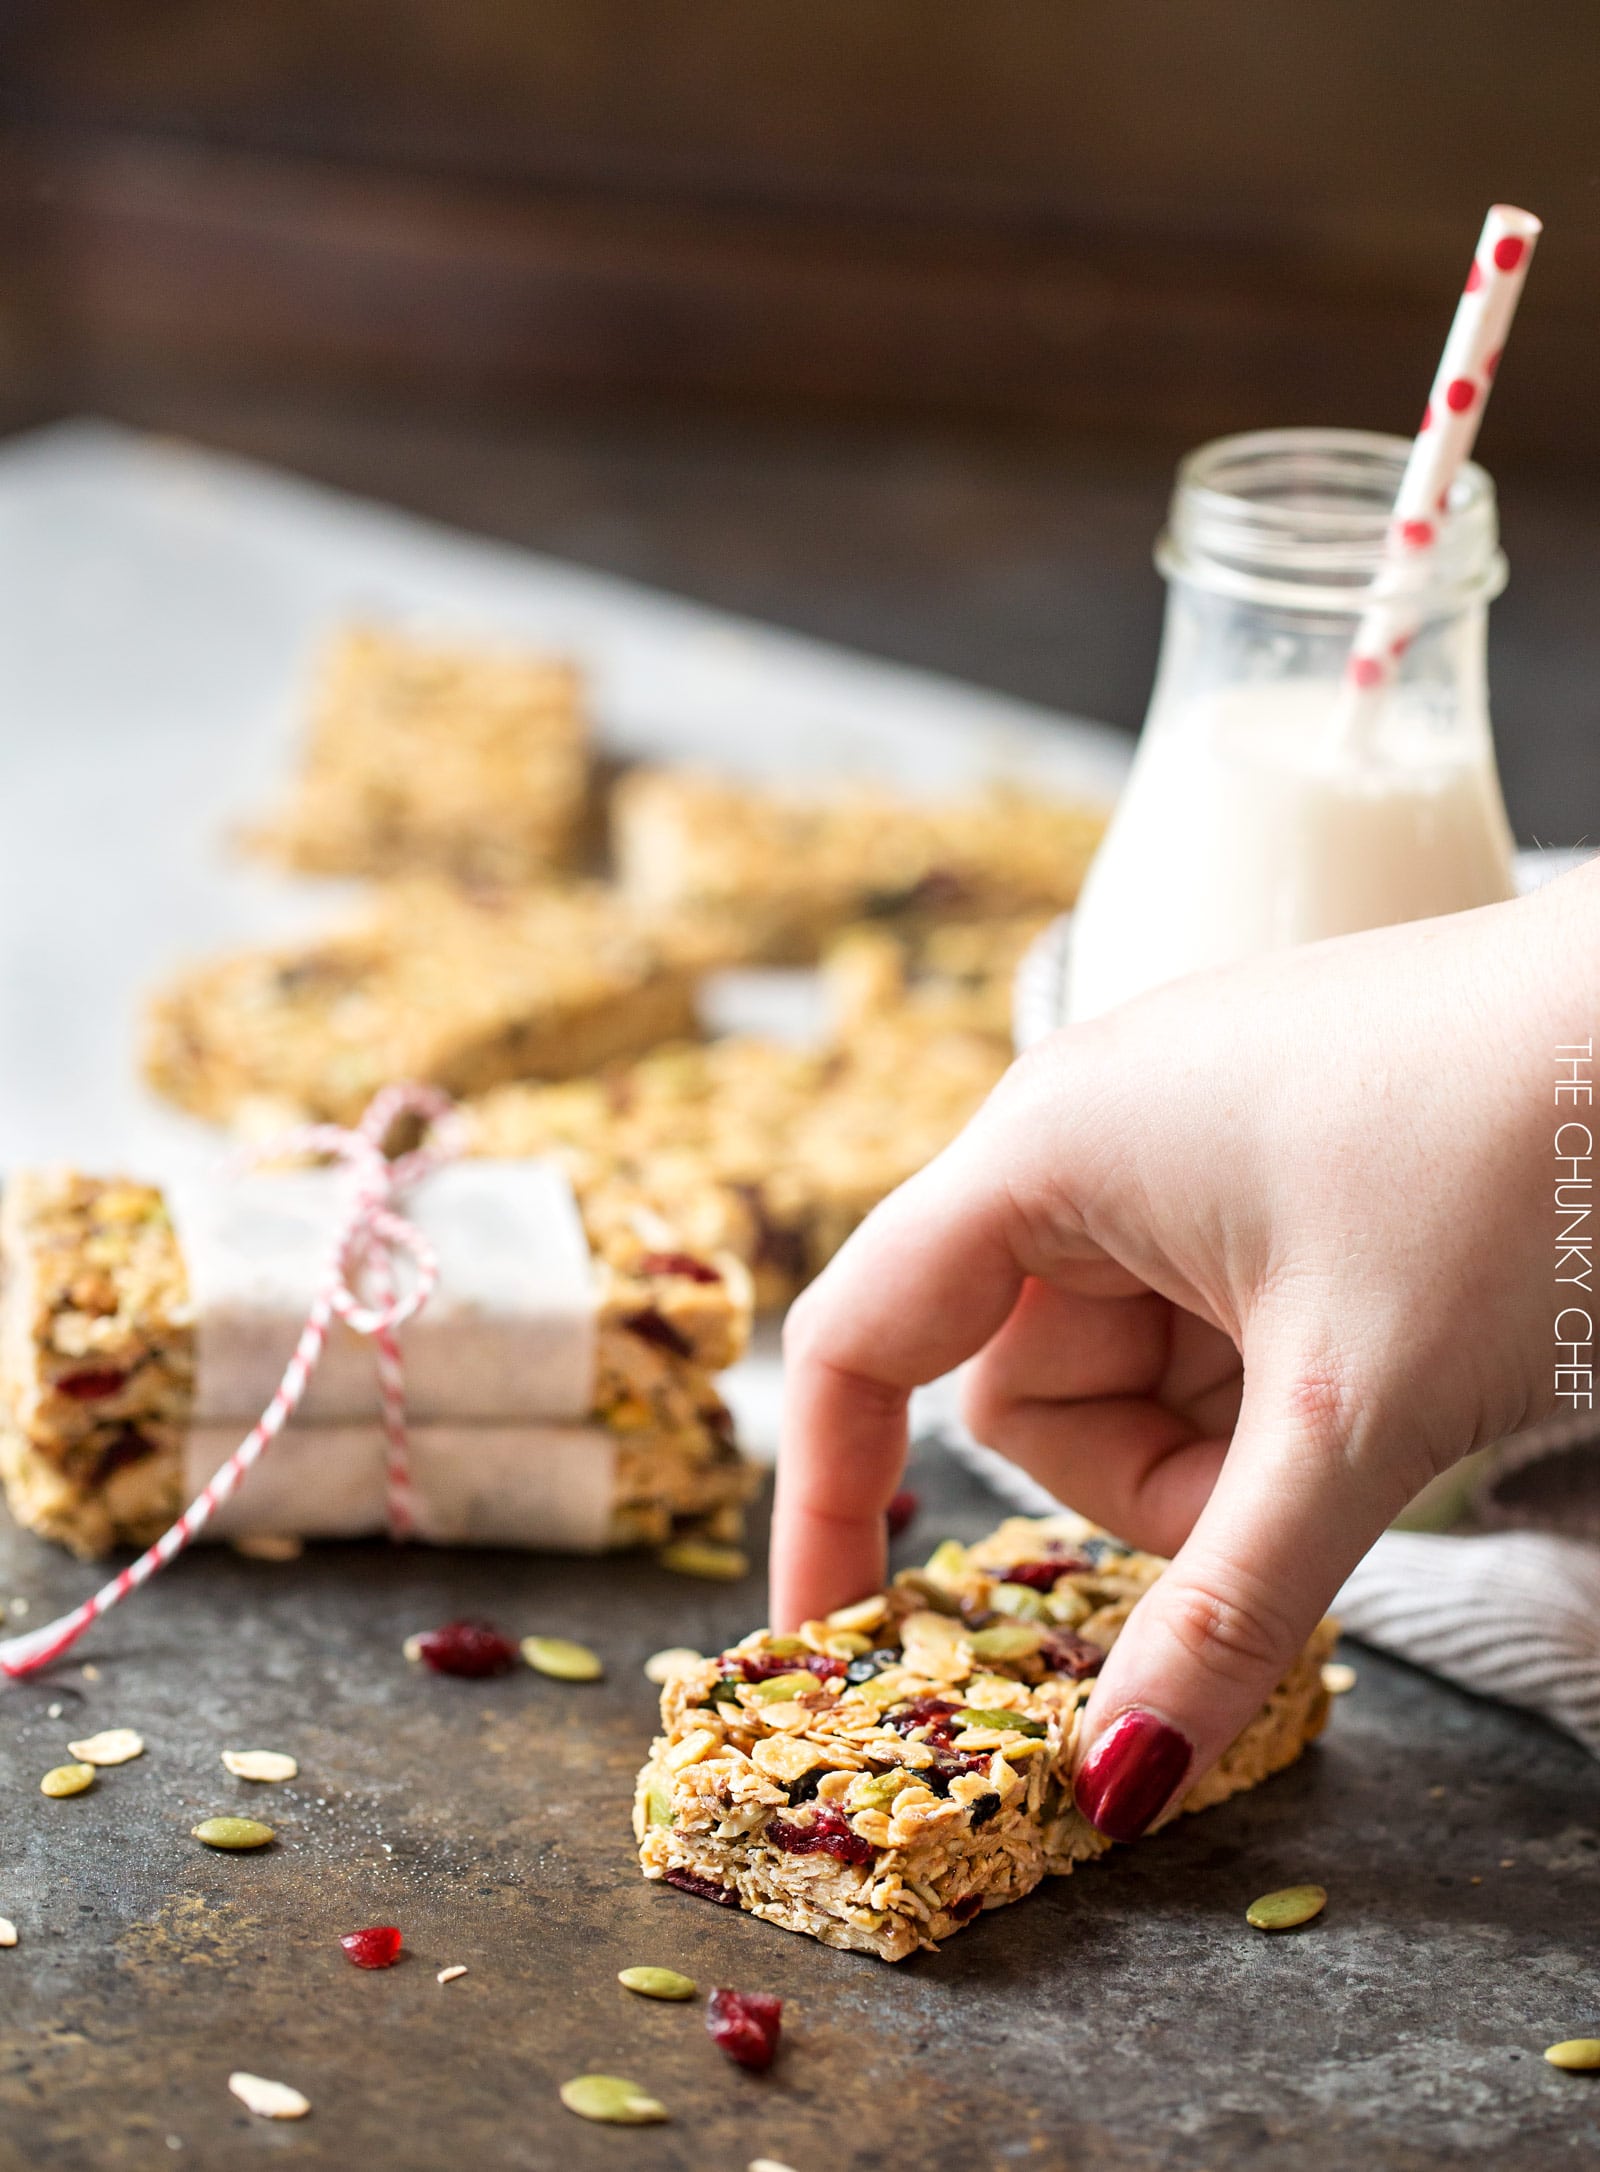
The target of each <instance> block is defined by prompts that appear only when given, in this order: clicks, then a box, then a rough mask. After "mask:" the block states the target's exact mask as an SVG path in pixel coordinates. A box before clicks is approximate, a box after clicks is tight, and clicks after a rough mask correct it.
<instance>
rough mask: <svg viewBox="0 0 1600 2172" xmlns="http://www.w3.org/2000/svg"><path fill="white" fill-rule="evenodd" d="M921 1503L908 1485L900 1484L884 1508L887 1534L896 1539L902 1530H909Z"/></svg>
mask: <svg viewBox="0 0 1600 2172" xmlns="http://www.w3.org/2000/svg"><path fill="white" fill-rule="evenodd" d="M921 1506H922V1503H921V1501H920V1500H919V1499H918V1497H917V1495H916V1494H914V1493H913V1492H912V1490H911V1488H910V1487H909V1486H902V1487H901V1488H900V1491H899V1492H898V1493H897V1494H895V1495H894V1497H893V1498H892V1500H891V1501H890V1503H889V1505H888V1507H887V1508H886V1509H885V1510H884V1512H883V1515H884V1521H885V1522H886V1523H887V1524H888V1526H889V1536H890V1537H891V1538H892V1539H897V1538H898V1537H899V1536H900V1534H901V1532H902V1531H909V1530H910V1528H911V1526H912V1524H913V1522H914V1521H915V1520H916V1514H917V1511H918V1509H919V1508H921Z"/></svg>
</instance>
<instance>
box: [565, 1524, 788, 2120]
mask: <svg viewBox="0 0 1600 2172" xmlns="http://www.w3.org/2000/svg"><path fill="white" fill-rule="evenodd" d="M658 1558H659V1559H660V1562H661V1566H662V1567H663V1568H664V1569H671V1571H672V1572H673V1574H674V1575H675V1576H703V1577H706V1578H708V1579H709V1580H710V1581H711V1582H712V1583H714V1584H736V1583H738V1581H739V1579H740V1578H741V1577H743V1576H748V1575H749V1574H750V1557H749V1555H748V1554H744V1553H741V1552H740V1550H739V1548H738V1547H737V1546H719V1545H717V1543H716V1542H715V1540H713V1539H679V1540H677V1541H676V1542H675V1544H673V1545H671V1546H663V1547H662V1549H661V1553H660V1555H659V1557H658ZM643 2101H644V2102H646V2103H653V2102H654V2099H653V2098H645V2099H644V2100H643ZM584 2116H585V2117H586V2118H594V2117H596V2116H598V2115H596V2114H594V2113H586V2114H585V2115H584ZM657 2116H659V2117H661V2118H662V2119H665V2118H666V2116H667V2115H666V2113H665V2112H661V2113H660V2114H659V2115H657V2114H655V2113H652V2114H651V2117H652V2118H654V2117H657Z"/></svg>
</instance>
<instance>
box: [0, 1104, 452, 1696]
mask: <svg viewBox="0 0 1600 2172" xmlns="http://www.w3.org/2000/svg"><path fill="white" fill-rule="evenodd" d="M408 1115H409V1116H420V1117H421V1118H422V1119H423V1121H424V1122H425V1123H426V1124H427V1125H428V1126H429V1127H430V1131H429V1136H428V1138H427V1139H426V1140H425V1141H424V1143H423V1145H422V1146H421V1147H419V1148H417V1149H416V1150H415V1151H414V1152H412V1153H409V1154H403V1155H401V1156H400V1157H399V1158H398V1159H397V1160H395V1161H390V1160H389V1159H388V1157H387V1156H386V1155H385V1153H384V1151H383V1142H384V1140H385V1139H386V1138H387V1137H388V1135H389V1133H390V1131H391V1130H393V1128H394V1125H395V1123H396V1121H397V1119H398V1118H400V1117H401V1116H408ZM458 1151H459V1140H458V1138H457V1135H456V1131H455V1128H454V1125H453V1123H452V1121H451V1103H450V1101H449V1099H448V1098H447V1097H446V1096H445V1095H444V1094H441V1093H437V1092H435V1090H434V1089H433V1088H432V1087H431V1086H418V1085H411V1084H406V1085H397V1086H386V1087H385V1088H384V1089H383V1091H382V1092H381V1093H380V1094H378V1095H376V1096H375V1097H374V1099H373V1101H372V1103H371V1105H370V1106H369V1107H368V1109H367V1111H366V1113H365V1114H364V1115H363V1117H362V1119H361V1121H360V1123H359V1124H358V1125H357V1126H356V1127H355V1129H354V1130H353V1131H345V1130H341V1129H340V1128H339V1126H338V1125H336V1124H306V1125H302V1126H301V1127H300V1128H299V1129H297V1130H294V1131H290V1132H286V1133H285V1134H284V1135H283V1136H282V1137H280V1138H277V1139H271V1140H268V1141H267V1142H266V1143H265V1144H263V1145H262V1146H260V1147H257V1148H254V1149H252V1150H251V1152H250V1153H249V1155H248V1156H247V1157H246V1159H247V1160H248V1161H249V1162H252V1163H254V1162H263V1161H283V1160H288V1159H290V1158H291V1157H298V1156H304V1155H311V1154H315V1155H324V1156H327V1157H329V1158H331V1159H333V1160H335V1161H340V1162H343V1163H344V1164H345V1166H346V1168H347V1169H348V1170H349V1172H350V1193H349V1198H348V1201H347V1203H346V1207H345V1212H344V1214H343V1216H342V1217H341V1218H340V1222H339V1226H338V1228H337V1230H336V1231H335V1233H334V1237H333V1240H332V1243H331V1244H330V1246H329V1251H328V1262H327V1266H326V1268H325V1270H324V1273H323V1279H322V1282H321V1284H320V1286H319V1288H318V1290H317V1294H316V1296H315V1298H314V1299H313V1300H312V1305H311V1310H310V1312H309V1313H308V1314H307V1316H306V1323H305V1326H304V1327H303V1328H302V1329H301V1330H300V1339H299V1341H298V1342H297V1343H296V1344H295V1349H294V1355H293V1356H292V1357H291V1358H290V1360H289V1362H288V1364H287V1366H285V1368H284V1374H283V1378H282V1379H281V1380H280V1381H279V1383H278V1385H277V1388H276V1390H275V1391H274V1393H273V1397H272V1400H271V1402H269V1403H268V1405H267V1407H266V1409H265V1410H264V1411H263V1412H262V1413H261V1416H260V1417H259V1418H258V1419H257V1420H256V1423H255V1424H254V1425H253V1426H252V1427H251V1429H250V1431H249V1432H248V1433H247V1434H246V1435H245V1438H244V1439H243V1440H242V1441H241V1442H240V1443H239V1445H238V1447H237V1448H236V1449H235V1450H234V1451H233V1454H232V1455H231V1456H229V1458H228V1460H227V1462H226V1463H224V1464H223V1465H222V1467H221V1469H220V1470H219V1471H218V1472H217V1473H216V1475H215V1476H214V1477H213V1478H212V1479H211V1481H210V1483H209V1484H208V1485H206V1486H204V1487H203V1488H202V1489H201V1491H200V1492H199V1493H197V1494H196V1495H195V1498H194V1499H193V1500H192V1501H191V1502H190V1503H189V1505H188V1507H187V1508H186V1509H185V1510H184V1512H183V1514H182V1515H181V1516H180V1517H179V1518H178V1520H177V1522H176V1523H175V1524H173V1525H172V1526H171V1527H170V1528H169V1529H168V1530H166V1531H163V1532H162V1534H161V1536H160V1538H158V1539H157V1540H156V1542H155V1544H154V1545H153V1546H151V1547H149V1548H148V1549H147V1550H146V1551H145V1552H144V1553H142V1554H141V1555H140V1556H139V1558H138V1560H137V1561H134V1562H130V1564H129V1565H128V1567H127V1568H125V1569H123V1570H122V1571H121V1572H120V1574H118V1575H116V1576H114V1577H113V1578H112V1579H111V1581H110V1583H108V1584H103V1585H102V1586H101V1588H100V1589H99V1590H98V1591H97V1592H96V1593H95V1594H94V1597H93V1598H92V1599H86V1600H85V1601H84V1603H83V1604H82V1606H79V1607H75V1608H74V1609H73V1610H72V1612H71V1613H70V1614H63V1615H62V1616H61V1618H60V1620H59V1621H53V1622H48V1623H46V1624H45V1626H44V1627H43V1628H41V1629H33V1630H30V1631H29V1632H28V1634H27V1635H26V1636H20V1637H10V1638H7V1639H6V1640H5V1641H4V1642H0V1675H6V1676H9V1677H10V1678H11V1679H12V1680H14V1681H16V1680H20V1679H21V1678H22V1677H23V1676H24V1675H28V1674H33V1673H35V1672H37V1670H38V1669H39V1668H40V1667H45V1666H48V1665H49V1664H50V1662H51V1661H52V1660H55V1659H59V1658H61V1656H62V1655H63V1653H65V1652H67V1651H69V1650H70V1649H71V1648H72V1646H73V1645H74V1644H76V1643H77V1641H78V1639H79V1637H81V1636H82V1635H83V1633H84V1631H85V1630H86V1629H88V1628H90V1627H92V1625H93V1624H94V1623H95V1622H97V1621H98V1620H99V1619H100V1617H101V1615H102V1614H109V1613H110V1611H111V1609H112V1608H113V1607H114V1606H120V1605H121V1603H122V1601H123V1600H124V1599H126V1598H128V1597H130V1596H131V1595H132V1593H134V1592H136V1591H137V1590H138V1589H139V1587H140V1585H141V1584H147V1583H149V1581H150V1579H151V1577H152V1576H155V1575H157V1574H158V1573H159V1572H160V1571H161V1570H162V1569H164V1568H165V1567H166V1566H167V1563H168V1562H169V1561H173V1560H175V1559H176V1558H177V1556H178V1555H179V1554H181V1553H182V1552H183V1550H184V1548H185V1547H186V1546H188V1545H189V1544H190V1543H191V1541H192V1540H194V1539H195V1538H197V1537H198V1536H199V1534H200V1533H201V1532H202V1531H203V1530H204V1529H205V1527H206V1525H207V1524H208V1523H209V1522H210V1521H211V1518H212V1517H213V1516H214V1515H215V1514H216V1512H217V1510H218V1509H219V1508H220V1507H221V1506H222V1504H223V1502H224V1501H226V1500H228V1499H229V1498H230V1497H231V1496H232V1495H233V1494H235V1493H236V1492H237V1491H238V1490H239V1487H240V1486H241V1485H242V1484H243V1482H244V1480H245V1478H246V1477H247V1476H248V1475H249V1473H250V1471H251V1470H252V1469H253V1468H254V1467H255V1465H256V1464H257V1463H259V1462H260V1460H261V1458H262V1457H263V1456H264V1455H265V1454H266V1452H267V1450H268V1449H269V1448H270V1447H271V1445H272V1443H273V1442H274V1441H275V1440H276V1439H277V1437H278V1435H279V1434H280V1433H281V1432H282V1431H283V1429H284V1427H285V1425H286V1424H287V1423H288V1421H289V1419H290V1418H291V1417H292V1416H293V1414H294V1411H295V1409H296V1407H297V1406H298V1404H299V1402H300V1399H301V1397H302V1396H303V1395H304V1394H305V1392H306V1385H307V1383H308V1381H309V1380H310V1378H311V1375H312V1373H313V1372H314V1371H315V1370H316V1366H317V1361H318V1359H319V1358H320V1357H321V1356H322V1352H323V1349H324V1347H325V1346H326V1343H327V1340H328V1329H329V1327H330V1326H331V1325H332V1324H333V1321H334V1320H335V1318H338V1319H342V1320H343V1321H344V1323H345V1325H346V1326H347V1327H349V1328H351V1329H352V1330H353V1331H354V1332H355V1333H356V1334H358V1335H369V1336H371V1338H372V1341H373V1347H374V1351H375V1353H376V1360H377V1373H378V1391H379V1400H380V1403H381V1405H382V1410H383V1424H384V1433H385V1438H386V1442H387V1456H386V1471H387V1479H388V1508H389V1528H390V1530H391V1532H392V1533H393V1535H394V1536H395V1537H396V1538H408V1537H409V1536H410V1535H411V1533H412V1531H413V1529H414V1516H413V1511H412V1505H411V1482H410V1471H409V1464H408V1459H407V1455H406V1432H405V1375H404V1370H403V1367H402V1362H401V1356H400V1340H399V1331H400V1329H401V1327H403V1326H404V1324H405V1322H406V1321H407V1320H409V1319H411V1318H412V1317H413V1316H414V1315H415V1314H416V1313H418V1312H420V1311H421V1310H422V1307H423V1306H424V1305H425V1304H426V1303H427V1301H428V1298H429V1297H430V1295H431V1294H432V1292H433V1289H434V1286H435V1284H436V1283H437V1282H438V1279H439V1262H438V1259H437V1257H436V1255H435V1253H434V1250H433V1247H432V1245H430V1244H429V1243H428V1241H427V1239H426V1238H425V1237H424V1236H423V1234H422V1232H421V1231H420V1230H419V1229H417V1228H416V1227H415V1226H414V1225H413V1224H412V1223H410V1222H408V1221H407V1220H406V1219H405V1218H404V1216H403V1215H401V1214H400V1213H398V1212H397V1211H396V1207H395V1201H396V1200H398V1199H399V1198H401V1197H402V1196H403V1195H404V1194H405V1192H406V1191H408V1190H409V1189H410V1187H411V1186H412V1185H413V1184H415V1183H417V1182H418V1180H419V1179H420V1178H422V1177H424V1176H426V1175H427V1174H428V1173H429V1171H430V1170H433V1169H436V1168H438V1167H439V1166H440V1165H441V1164H442V1163H444V1162H446V1161H448V1160H450V1159H452V1158H453V1156H454V1155H455V1154H456V1153H457V1152H458ZM401 1255H406V1256H408V1257H409V1258H410V1261H411V1278H410V1279H411V1287H410V1288H409V1289H408V1290H402V1289H401V1287H400V1283H399V1280H398V1278H397V1277H396V1274H395V1263H396V1261H397V1259H398V1258H399V1257H400V1256H401ZM361 1292H365V1293H366V1294H365V1296H363V1295H362V1294H360V1293H361Z"/></svg>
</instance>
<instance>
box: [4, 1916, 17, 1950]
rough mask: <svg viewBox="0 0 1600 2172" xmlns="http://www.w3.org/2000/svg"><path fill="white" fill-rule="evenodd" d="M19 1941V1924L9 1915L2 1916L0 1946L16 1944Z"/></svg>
mask: <svg viewBox="0 0 1600 2172" xmlns="http://www.w3.org/2000/svg"><path fill="white" fill-rule="evenodd" d="M16 1942H17V1926H16V1925H15V1924H14V1923H13V1922H12V1920H11V1918H10V1917H9V1916H0V1946H14V1945H15V1944H16Z"/></svg>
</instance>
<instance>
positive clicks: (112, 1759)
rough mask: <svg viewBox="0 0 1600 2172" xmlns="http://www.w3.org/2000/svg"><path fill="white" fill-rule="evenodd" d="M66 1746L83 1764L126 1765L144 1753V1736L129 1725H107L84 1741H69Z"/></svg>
mask: <svg viewBox="0 0 1600 2172" xmlns="http://www.w3.org/2000/svg"><path fill="white" fill-rule="evenodd" d="M67 1748H68V1749H69V1750H70V1751H71V1752H72V1754H73V1756H74V1757H76V1758H78V1759H79V1760H80V1761H81V1762H82V1763H83V1764H85V1765H127V1764H131V1763H132V1762H133V1760H134V1758H136V1757H143V1755H144V1737H143V1735H138V1734H135V1733H134V1731H133V1729H132V1728H131V1727H107V1728H105V1729H104V1730H103V1732H101V1733H100V1734H97V1735H90V1736H89V1738H88V1740H87V1741H86V1742H69V1743H68V1744H67Z"/></svg>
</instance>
